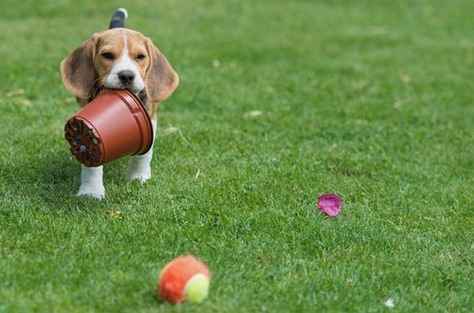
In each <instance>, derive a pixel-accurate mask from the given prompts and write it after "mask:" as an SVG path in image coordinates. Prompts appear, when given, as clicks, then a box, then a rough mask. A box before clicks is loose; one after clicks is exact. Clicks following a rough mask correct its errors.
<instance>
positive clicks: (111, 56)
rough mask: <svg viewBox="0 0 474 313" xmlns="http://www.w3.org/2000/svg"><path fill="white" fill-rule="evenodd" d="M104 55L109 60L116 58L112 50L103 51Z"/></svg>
mask: <svg viewBox="0 0 474 313" xmlns="http://www.w3.org/2000/svg"><path fill="white" fill-rule="evenodd" d="M102 57H103V58H104V59H107V60H113V59H114V55H113V54H112V53H110V52H105V53H102Z"/></svg>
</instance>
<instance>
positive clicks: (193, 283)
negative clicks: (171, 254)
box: [158, 255, 211, 303]
mask: <svg viewBox="0 0 474 313" xmlns="http://www.w3.org/2000/svg"><path fill="white" fill-rule="evenodd" d="M210 279H211V276H210V274H209V270H208V269H207V267H206V265H205V264H204V263H202V262H201V261H199V260H198V259H196V258H195V257H193V256H192V255H185V256H180V257H178V258H176V259H174V260H173V261H171V262H170V263H168V264H167V265H166V266H165V268H164V269H163V270H162V271H161V274H160V279H159V281H158V292H159V294H160V297H161V298H162V299H164V300H166V301H169V302H171V303H181V302H183V301H189V302H194V303H200V302H202V300H204V299H205V298H206V297H207V294H208V292H209V283H210Z"/></svg>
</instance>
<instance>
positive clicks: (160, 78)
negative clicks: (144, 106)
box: [145, 38, 179, 103]
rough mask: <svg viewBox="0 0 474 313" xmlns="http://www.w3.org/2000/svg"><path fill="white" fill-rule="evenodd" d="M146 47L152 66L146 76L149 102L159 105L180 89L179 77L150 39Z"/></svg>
mask: <svg viewBox="0 0 474 313" xmlns="http://www.w3.org/2000/svg"><path fill="white" fill-rule="evenodd" d="M146 45H147V50H148V55H149V56H150V65H149V66H148V69H147V71H146V76H145V85H146V92H147V98H148V99H147V100H148V101H149V102H151V103H157V102H161V101H163V100H165V99H166V98H168V97H169V96H171V94H172V93H173V92H174V91H175V89H176V87H178V83H179V77H178V74H176V72H175V71H174V69H173V68H172V67H171V65H170V64H169V63H168V60H166V58H165V56H164V55H163V54H162V53H161V52H160V50H158V48H156V47H155V45H154V44H153V42H152V41H151V40H150V39H149V38H147V44H146Z"/></svg>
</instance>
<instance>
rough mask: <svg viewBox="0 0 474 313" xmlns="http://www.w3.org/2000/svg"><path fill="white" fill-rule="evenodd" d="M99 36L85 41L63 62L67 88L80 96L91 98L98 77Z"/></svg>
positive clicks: (62, 71) (62, 66)
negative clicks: (96, 61) (97, 49)
mask: <svg viewBox="0 0 474 313" xmlns="http://www.w3.org/2000/svg"><path fill="white" fill-rule="evenodd" d="M96 41H97V36H96V35H95V34H94V35H93V36H92V37H91V38H89V39H88V40H86V41H84V42H83V43H82V44H81V45H80V46H79V47H77V48H76V49H75V50H74V51H73V52H71V54H69V56H68V57H67V58H65V59H64V60H63V61H62V62H61V77H62V80H63V84H64V86H65V87H66V89H67V90H69V91H70V92H71V93H72V94H74V95H76V97H78V98H82V99H86V98H89V97H90V95H91V91H92V85H93V84H94V81H95V80H96V79H97V73H96V71H95V69H94V55H95V48H96Z"/></svg>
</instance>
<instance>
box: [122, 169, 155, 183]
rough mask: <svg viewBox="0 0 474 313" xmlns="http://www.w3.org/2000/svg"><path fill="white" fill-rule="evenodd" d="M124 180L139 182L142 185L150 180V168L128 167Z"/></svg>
mask: <svg viewBox="0 0 474 313" xmlns="http://www.w3.org/2000/svg"><path fill="white" fill-rule="evenodd" d="M126 178H127V180H129V181H132V180H139V181H141V182H142V183H144V182H146V181H147V180H149V179H150V178H151V168H150V167H149V166H147V167H139V168H137V167H135V166H132V165H130V166H129V167H128V172H127V175H126Z"/></svg>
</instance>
